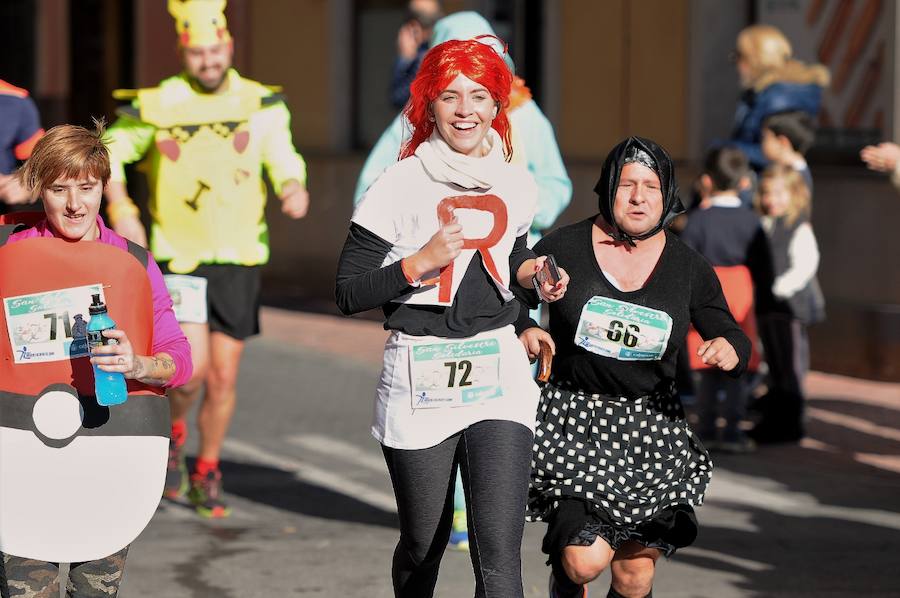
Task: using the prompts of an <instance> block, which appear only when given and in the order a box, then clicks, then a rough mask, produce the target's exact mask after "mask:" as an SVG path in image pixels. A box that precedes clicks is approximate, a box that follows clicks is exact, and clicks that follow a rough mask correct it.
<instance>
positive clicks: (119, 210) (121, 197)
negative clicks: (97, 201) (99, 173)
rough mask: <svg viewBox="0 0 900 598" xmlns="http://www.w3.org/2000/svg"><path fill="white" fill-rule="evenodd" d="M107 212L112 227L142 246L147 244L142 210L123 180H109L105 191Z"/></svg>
mask: <svg viewBox="0 0 900 598" xmlns="http://www.w3.org/2000/svg"><path fill="white" fill-rule="evenodd" d="M104 195H105V196H106V213H107V215H108V216H109V224H110V226H112V229H113V230H114V231H116V232H117V233H119V234H120V235H122V236H123V237H125V238H126V239H128V240H130V241H132V242H134V243H137V244H138V245H140V246H141V247H146V246H147V232H146V231H145V230H144V225H143V224H141V218H140V214H141V212H140V210H139V209H138V207H137V206H136V205H134V202H133V201H131V198H130V197H128V189H126V188H125V183H124V182H122V181H109V182H108V183H107V184H106V190H105V191H104Z"/></svg>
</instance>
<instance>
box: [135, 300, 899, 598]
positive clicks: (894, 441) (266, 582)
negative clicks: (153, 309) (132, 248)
mask: <svg viewBox="0 0 900 598" xmlns="http://www.w3.org/2000/svg"><path fill="white" fill-rule="evenodd" d="M264 330H265V331H266V334H264V335H263V336H262V337H259V338H256V339H254V340H252V341H251V342H250V343H249V344H248V346H247V351H246V354H245V355H246V356H245V360H244V363H243V370H242V374H241V377H240V382H239V396H240V398H239V408H238V413H237V415H236V417H235V421H234V424H233V427H232V431H231V435H230V438H229V440H228V441H227V444H226V446H225V452H224V460H223V464H222V470H223V472H224V476H225V478H224V479H225V484H226V492H227V493H228V494H229V496H230V498H231V504H232V506H233V507H234V515H233V516H232V517H231V518H229V519H228V520H225V521H220V522H211V521H204V520H201V519H199V518H197V517H196V516H195V515H194V513H193V511H192V510H190V509H189V508H188V507H187V506H186V505H184V504H178V503H172V502H167V501H166V502H163V504H162V505H161V506H160V509H159V512H158V513H157V514H156V516H155V517H154V519H153V521H152V522H151V524H150V525H149V526H148V527H147V529H146V530H145V531H144V533H143V534H142V535H141V536H140V537H139V538H138V540H137V541H136V542H135V543H134V544H133V545H132V549H131V552H130V554H129V558H128V563H127V567H126V572H125V579H124V582H123V585H122V589H121V591H120V594H119V596H120V597H122V598H140V597H147V598H150V597H153V598H160V597H163V598H212V597H215V598H253V597H267V598H268V597H282V596H284V597H288V596H322V597H325V596H341V597H347V598H356V597H359V598H363V597H365V598H389V597H390V596H391V595H392V593H391V589H390V574H389V571H390V560H391V553H392V550H393V547H394V543H395V542H396V539H397V534H398V532H397V527H396V526H397V518H396V513H395V510H394V500H393V494H392V491H391V487H390V481H389V479H388V477H387V473H386V470H385V467H384V464H383V461H382V459H381V453H380V450H379V447H378V445H377V443H376V442H375V441H374V440H373V439H372V438H371V436H370V435H369V433H368V428H369V419H370V416H371V410H372V394H373V389H374V386H375V383H376V380H377V376H378V372H379V367H378V360H379V358H380V353H379V349H378V347H379V344H380V343H381V342H382V341H383V338H384V336H385V333H384V332H383V331H381V330H380V328H379V326H378V325H377V324H374V323H371V322H360V321H357V320H338V319H336V318H330V317H328V316H310V315H305V314H290V313H288V312H280V311H277V310H267V311H266V314H265V317H264ZM811 386H812V387H813V388H812V392H811V395H812V398H811V400H810V417H811V419H810V438H809V439H807V440H806V441H804V443H803V444H802V445H800V446H781V447H766V448H763V449H761V450H759V451H758V452H757V453H755V454H753V455H748V456H715V465H716V469H715V472H714V477H713V482H712V485H711V488H710V491H709V493H708V495H707V503H706V505H705V506H703V507H702V508H701V509H700V510H699V512H698V514H699V517H700V520H701V525H702V529H701V534H700V537H699V538H698V540H697V542H696V544H695V545H694V546H692V547H690V548H688V549H685V550H683V551H680V552H679V553H678V554H676V555H675V557H674V558H672V559H671V560H669V561H666V562H661V563H660V565H659V567H658V571H657V579H656V585H655V588H654V595H655V596H659V597H663V596H669V597H679V598H687V597H692V598H694V597H696V598H701V597H708V598H713V597H715V598H737V597H748V598H749V597H760V598H762V597H770V596H771V597H780V596H798V597H799V596H803V597H819V598H821V597H844V596H847V597H849V596H884V597H887V596H893V597H896V596H900V575H897V565H898V563H900V557H898V555H900V457H898V454H900V385H886V384H875V383H869V382H862V381H854V380H850V379H846V378H837V377H828V376H820V375H819V376H814V379H813V381H812V383H811ZM188 447H189V450H192V448H193V443H192V441H191V440H189V442H188ZM542 534H543V525H541V524H529V525H528V526H526V534H525V539H524V543H523V565H524V572H525V589H526V596H529V597H538V596H546V581H547V574H548V569H547V567H546V566H545V565H544V560H545V557H544V555H542V554H541V553H540V540H541V537H542ZM608 583H609V581H608V578H606V577H604V578H601V579H599V580H597V581H596V582H594V583H593V584H592V585H591V595H592V596H594V597H599V596H605V595H606V590H607V588H608ZM473 584H474V582H473V577H472V574H471V565H470V562H469V559H468V555H467V554H465V553H459V552H447V553H446V555H445V558H444V562H443V565H442V570H441V577H440V581H439V584H438V591H437V596H441V597H447V598H450V597H453V598H459V597H466V596H471V595H472V588H473V587H474V586H473Z"/></svg>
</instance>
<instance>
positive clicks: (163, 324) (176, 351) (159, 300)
mask: <svg viewBox="0 0 900 598" xmlns="http://www.w3.org/2000/svg"><path fill="white" fill-rule="evenodd" d="M147 256H148V258H149V259H148V260H147V276H148V277H149V278H150V287H151V289H152V290H153V354H154V355H156V354H157V353H160V352H165V353H168V354H169V355H171V356H172V359H173V360H174V361H175V375H174V376H172V379H171V380H169V381H168V382H167V383H166V384H165V385H164V386H165V387H166V388H171V387H173V386H181V385H182V384H184V383H185V382H187V381H188V380H190V379H191V373H192V372H193V365H192V363H191V346H190V345H189V344H188V340H187V338H186V337H185V336H184V333H183V332H182V331H181V327H180V326H179V325H178V320H176V319H175V312H174V311H172V298H171V297H170V296H169V289H167V288H166V282H165V280H163V275H162V272H161V271H160V269H159V266H157V265H156V262H155V261H154V260H153V256H152V255H150V254H149V252H148V254H147Z"/></svg>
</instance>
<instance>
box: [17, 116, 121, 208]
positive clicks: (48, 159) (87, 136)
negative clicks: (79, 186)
mask: <svg viewBox="0 0 900 598" xmlns="http://www.w3.org/2000/svg"><path fill="white" fill-rule="evenodd" d="M105 134H106V127H105V126H104V123H103V121H102V120H99V121H98V120H95V121H94V130H93V131H89V130H88V129H85V128H84V127H79V126H76V125H59V126H58V127H53V128H52V129H50V130H49V131H47V134H46V135H44V136H43V137H41V139H40V140H39V141H38V142H37V144H36V145H35V146H34V149H33V150H32V152H31V157H30V158H28V161H26V162H25V165H24V166H23V167H22V169H21V171H20V176H21V177H22V182H23V184H24V185H25V187H26V188H28V190H29V191H31V195H32V197H37V196H38V195H40V194H41V192H42V191H43V190H44V189H46V188H47V187H49V186H50V185H52V184H53V183H54V181H56V180H58V179H59V178H60V177H64V178H71V179H74V178H77V177H80V176H82V175H85V174H87V175H90V176H92V177H94V178H96V179H98V180H100V181H101V182H102V183H103V184H104V185H106V182H107V181H109V176H110V168H109V150H108V149H107V148H106V143H105V141H104V139H103V138H104V135H105Z"/></svg>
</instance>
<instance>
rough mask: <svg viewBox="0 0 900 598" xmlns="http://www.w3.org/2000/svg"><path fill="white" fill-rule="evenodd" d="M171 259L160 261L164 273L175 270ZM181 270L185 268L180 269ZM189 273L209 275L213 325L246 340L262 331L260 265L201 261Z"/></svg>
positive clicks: (208, 293)
mask: <svg viewBox="0 0 900 598" xmlns="http://www.w3.org/2000/svg"><path fill="white" fill-rule="evenodd" d="M168 265H169V264H168V262H163V263H160V264H159V267H160V269H161V270H162V272H163V274H175V272H171V271H170V270H169V268H168ZM178 274H181V272H178ZM187 276H199V277H201V278H205V279H206V303H207V310H208V314H207V317H208V322H209V329H210V330H211V331H218V332H222V333H225V334H227V335H228V336H230V337H232V338H235V339H237V340H244V339H246V338H248V337H250V336H253V335H255V334H259V290H260V276H261V275H260V266H239V265H236V264H200V265H199V266H197V269H196V270H194V271H193V272H188V273H187Z"/></svg>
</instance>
